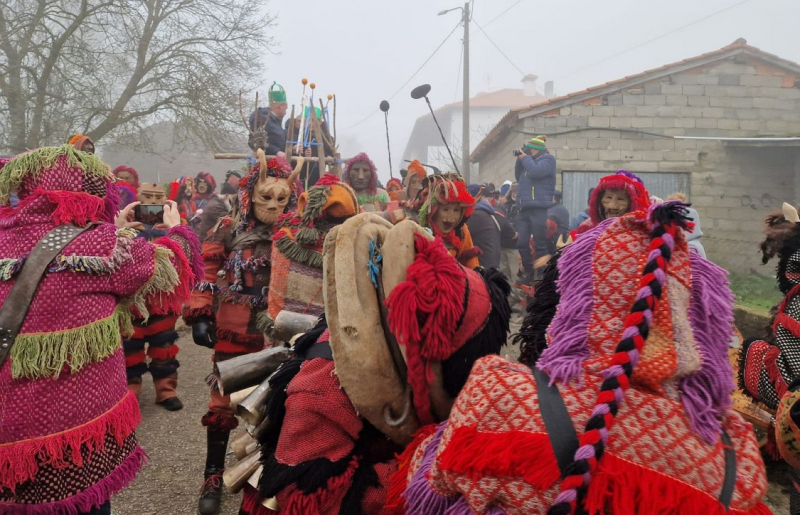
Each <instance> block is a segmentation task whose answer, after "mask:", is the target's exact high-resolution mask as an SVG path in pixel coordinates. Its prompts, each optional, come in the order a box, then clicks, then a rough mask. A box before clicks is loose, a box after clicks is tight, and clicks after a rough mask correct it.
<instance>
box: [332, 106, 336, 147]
mask: <svg viewBox="0 0 800 515" xmlns="http://www.w3.org/2000/svg"><path fill="white" fill-rule="evenodd" d="M333 143H334V147H333V148H336V95H333Z"/></svg>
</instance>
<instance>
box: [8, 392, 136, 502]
mask: <svg viewBox="0 0 800 515" xmlns="http://www.w3.org/2000/svg"><path fill="white" fill-rule="evenodd" d="M140 421H141V417H140V415H139V401H138V400H136V396H135V395H134V394H132V393H128V394H127V395H125V396H124V397H123V398H122V400H120V401H119V402H118V403H117V405H116V406H114V407H113V408H111V409H110V410H109V411H107V412H106V413H103V414H102V415H100V416H99V417H97V418H95V419H94V420H92V421H90V422H88V423H86V424H84V425H82V426H79V427H76V428H74V429H70V430H68V431H64V432H61V433H56V434H54V435H50V436H45V437H41V438H31V439H29V440H23V441H21V442H17V443H12V444H7V445H0V488H8V489H10V490H11V492H12V493H13V492H14V490H15V488H16V486H17V485H19V484H22V483H24V482H26V481H29V480H31V479H33V478H34V477H36V474H37V473H38V472H39V464H40V463H44V464H47V465H51V466H53V467H56V468H59V467H66V466H67V465H68V464H75V465H77V466H82V465H83V458H84V456H82V455H81V448H82V447H83V448H84V449H88V450H89V451H90V453H89V455H87V456H91V454H92V453H94V452H97V451H102V450H103V449H105V445H106V435H112V436H113V437H114V439H115V440H116V442H117V443H118V444H121V443H122V441H123V440H124V439H125V438H127V437H128V436H129V435H130V434H131V433H132V432H133V431H134V429H136V426H137V425H138V424H139V422H140Z"/></svg>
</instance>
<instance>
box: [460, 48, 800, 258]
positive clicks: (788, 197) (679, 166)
mask: <svg viewBox="0 0 800 515" xmlns="http://www.w3.org/2000/svg"><path fill="white" fill-rule="evenodd" d="M539 134H545V135H547V138H548V139H547V143H548V148H549V149H550V151H551V152H552V153H553V154H554V155H555V156H556V158H557V163H558V172H559V173H558V181H559V186H560V187H561V188H562V190H563V191H564V197H565V198H564V203H565V205H567V207H568V208H569V209H570V212H571V213H572V214H574V213H576V212H577V211H579V210H581V209H584V208H585V207H586V198H587V193H588V189H589V188H590V187H592V186H594V185H595V184H596V183H597V179H598V178H599V177H601V176H603V175H606V174H608V173H609V172H614V171H616V170H619V169H626V170H630V171H632V172H634V173H636V174H639V175H640V176H641V177H642V179H643V180H644V182H645V184H646V185H647V186H648V189H649V190H650V192H651V194H653V195H656V196H660V197H665V196H667V195H669V194H670V193H673V192H675V191H678V190H680V191H683V192H685V193H686V194H687V195H689V197H690V201H691V202H692V203H693V205H694V207H695V208H696V209H697V210H698V212H699V214H700V217H701V220H702V228H703V232H704V236H703V240H702V241H703V243H704V245H705V247H706V250H707V252H708V257H709V259H712V260H713V261H715V262H717V263H718V264H720V265H722V266H725V267H726V268H728V269H731V270H739V271H748V270H750V269H752V268H755V267H756V266H757V263H758V255H757V248H756V245H755V243H757V242H759V241H760V240H761V239H762V234H761V231H762V227H763V225H762V224H763V219H764V216H765V215H766V214H767V213H768V212H769V211H771V210H774V209H776V208H779V207H780V205H781V203H782V202H783V201H788V202H790V203H795V204H796V203H797V202H798V201H800V65H798V64H797V63H794V62H791V61H788V60H786V59H783V58H781V57H778V56H776V55H772V54H769V53H767V52H764V51H762V50H760V49H758V48H755V47H753V46H750V45H748V44H747V43H746V41H744V40H741V39H740V40H737V41H736V42H734V43H733V44H731V45H729V46H726V47H724V48H721V49H720V50H717V51H714V52H710V53H707V54H703V55H700V56H697V57H692V58H690V59H685V60H683V61H679V62H676V63H672V64H667V65H665V66H662V67H660V68H656V69H653V70H648V71H645V72H643V73H639V74H637V75H631V76H628V77H625V78H622V79H619V80H616V81H612V82H608V83H606V84H602V85H599V86H595V87H592V88H589V89H586V90H584V91H578V92H575V93H572V94H569V95H566V96H561V97H556V98H553V99H550V100H547V101H545V102H541V103H538V104H534V105H531V106H528V107H525V108H520V109H514V110H512V111H510V112H509V113H507V114H506V115H505V116H504V117H503V118H502V120H501V121H500V122H499V123H498V124H497V125H496V126H495V127H494V129H493V130H492V131H491V132H490V133H489V134H488V135H487V137H486V138H484V140H483V141H481V143H480V144H479V145H478V146H477V147H476V148H475V150H474V151H473V153H472V155H471V160H472V161H473V163H477V166H478V168H479V178H480V181H481V182H493V183H494V184H500V183H502V182H503V181H504V180H507V179H510V180H514V177H513V175H514V160H515V158H514V157H513V156H512V151H513V150H514V149H517V148H519V147H520V146H521V145H522V144H523V143H524V142H525V141H526V140H527V139H529V138H530V137H531V136H533V135H539ZM761 271H762V273H763V272H766V271H765V270H763V269H762V270H761Z"/></svg>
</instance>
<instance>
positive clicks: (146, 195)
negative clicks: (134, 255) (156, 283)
mask: <svg viewBox="0 0 800 515" xmlns="http://www.w3.org/2000/svg"><path fill="white" fill-rule="evenodd" d="M136 200H137V201H138V202H140V205H141V206H145V207H146V206H148V205H156V206H158V205H162V206H163V205H165V204H166V203H167V196H166V194H165V193H164V188H162V187H161V185H159V184H154V183H142V184H141V185H139V191H138V196H137V197H136ZM120 205H121V204H120ZM140 225H141V226H140V227H139V229H141V230H140V231H139V234H138V235H137V236H136V237H137V238H143V239H144V240H145V241H150V242H153V241H158V240H159V239H160V238H162V237H164V236H166V235H167V232H166V231H167V228H166V226H164V224H163V223H161V222H158V221H157V220H153V221H150V220H142V221H141V224H140ZM192 286H193V285H192ZM147 311H148V313H149V317H147V318H145V317H143V316H142V314H141V313H140V312H139V311H138V310H137V309H136V308H133V316H134V319H133V334H132V335H130V337H129V338H126V339H125V340H123V342H122V348H123V349H124V350H125V372H126V375H127V378H128V389H129V390H131V391H132V392H134V393H135V394H136V397H139V394H140V393H141V391H142V376H143V375H144V374H145V373H146V372H149V373H150V376H151V377H152V378H153V387H154V388H155V391H156V404H159V405H160V406H163V407H164V408H165V409H166V410H168V411H178V410H180V409H181V408H183V403H182V402H181V400H180V399H179V398H178V392H177V388H178V367H179V366H180V363H179V362H178V346H177V345H176V342H177V340H178V333H177V331H175V323H176V322H177V321H178V318H180V315H181V311H182V306H179V305H161V304H160V303H158V302H157V303H155V304H154V305H149V304H148V305H147ZM145 347H147V349H145ZM146 358H150V363H147V362H146Z"/></svg>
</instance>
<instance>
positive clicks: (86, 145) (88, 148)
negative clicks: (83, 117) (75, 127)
mask: <svg viewBox="0 0 800 515" xmlns="http://www.w3.org/2000/svg"><path fill="white" fill-rule="evenodd" d="M67 143H68V144H70V145H72V146H73V147H75V148H76V149H78V150H80V151H81V152H86V153H88V154H94V141H92V139H91V138H90V137H89V136H84V135H83V134H75V135H74V136H70V138H69V140H67Z"/></svg>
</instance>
